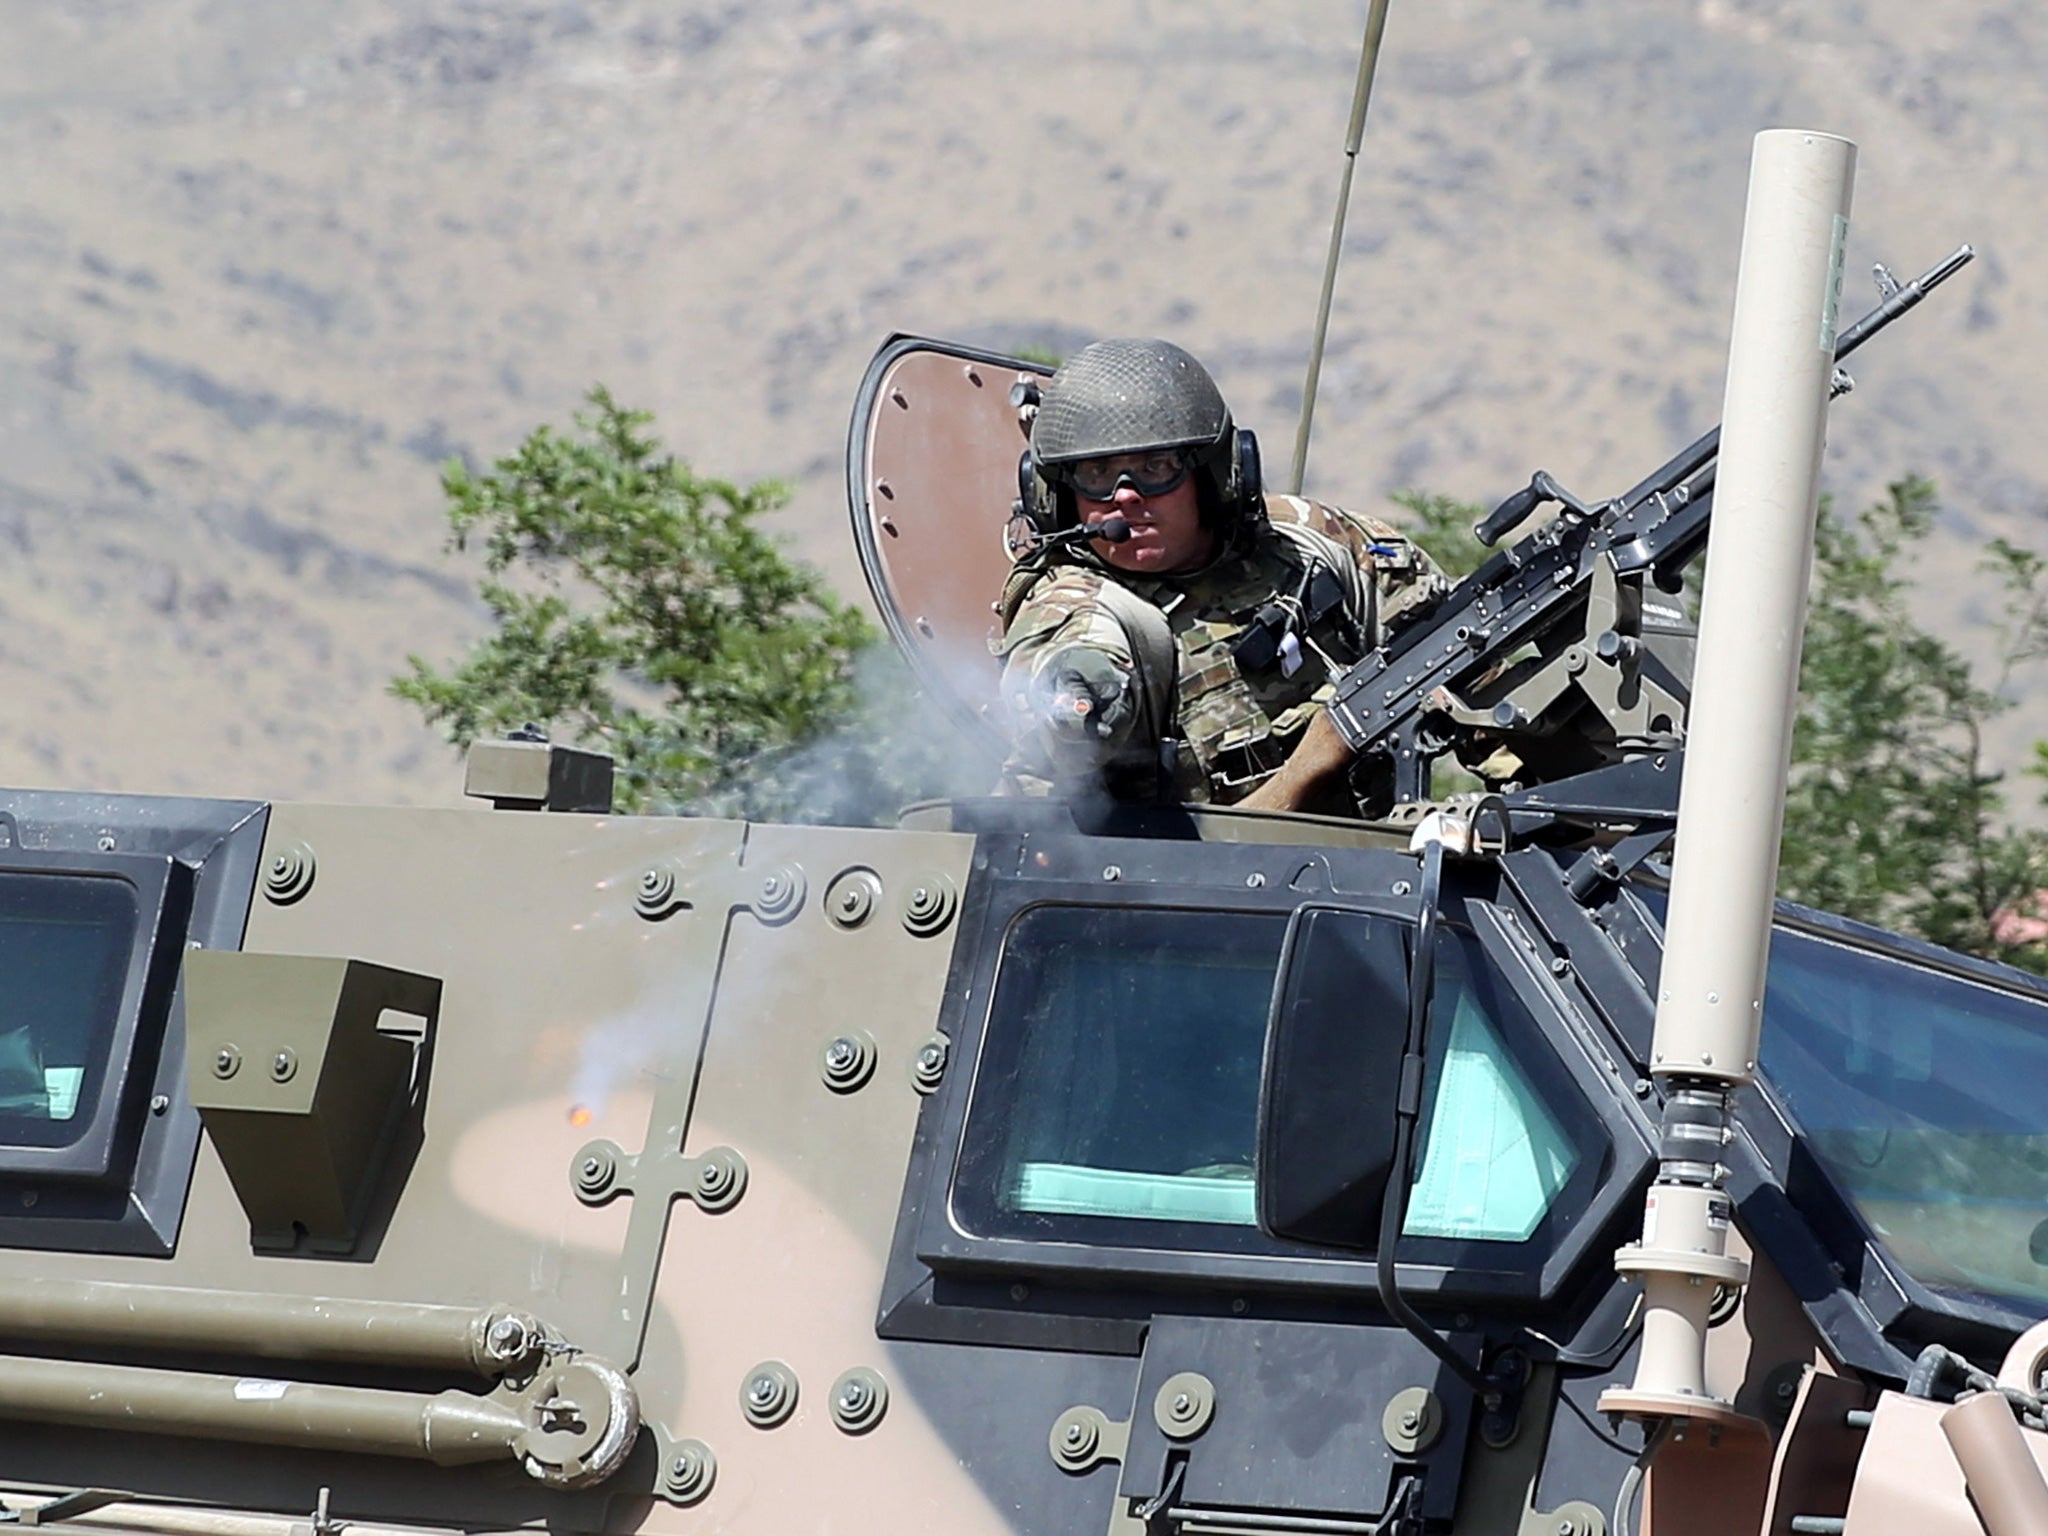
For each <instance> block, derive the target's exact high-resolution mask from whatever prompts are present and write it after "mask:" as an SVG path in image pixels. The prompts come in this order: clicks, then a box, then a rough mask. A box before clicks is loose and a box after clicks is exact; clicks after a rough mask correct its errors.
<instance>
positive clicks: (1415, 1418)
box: [1380, 1387, 1444, 1456]
mask: <svg viewBox="0 0 2048 1536" xmlns="http://www.w3.org/2000/svg"><path fill="white" fill-rule="evenodd" d="M1443 1429H1444V1407H1443V1404H1442V1403H1440V1402H1438V1401H1437V1396H1436V1394H1435V1393H1434V1392H1432V1391H1430V1390H1429V1388H1427V1387H1403V1388H1402V1389H1401V1390H1400V1391H1399V1392H1396V1393H1395V1394H1394V1395H1393V1397H1392V1398H1390V1399H1388V1402H1387V1409H1386V1412H1384V1413H1383V1414H1381V1415H1380V1433H1382V1434H1383V1435H1385V1436H1386V1437H1387V1444H1388V1445H1390V1446H1392V1447H1393V1448H1394V1451H1395V1454H1397V1455H1401V1456H1416V1455H1420V1454H1421V1453H1422V1452H1424V1451H1426V1450H1428V1449H1429V1448H1430V1447H1431V1446H1432V1445H1434V1444H1436V1437H1437V1436H1438V1435H1440V1434H1442V1433H1443Z"/></svg>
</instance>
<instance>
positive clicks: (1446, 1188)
mask: <svg viewBox="0 0 2048 1536" xmlns="http://www.w3.org/2000/svg"><path fill="white" fill-rule="evenodd" d="M1450 948H1451V947H1450V946H1446V950H1447V951H1449V950H1450ZM1446 958H1449V955H1448V953H1447V955H1446ZM1460 958H1461V959H1462V955H1461V956H1460ZM1446 1013H1448V1014H1449V1015H1450V1018H1449V1020H1448V1022H1449V1025H1450V1030H1449V1035H1448V1038H1445V1039H1444V1042H1443V1054H1442V1057H1441V1059H1440V1064H1439V1065H1435V1066H1434V1071H1435V1074H1436V1086H1435V1091H1434V1093H1433V1094H1432V1095H1431V1097H1430V1099H1429V1104H1430V1111H1429V1122H1428V1130H1427V1132H1426V1133H1425V1136H1424V1140H1423V1144H1422V1146H1423V1150H1422V1164H1421V1167H1420V1168H1419V1169H1418V1170H1417V1172H1416V1178H1415V1188H1414V1192H1413V1194H1411V1195H1410V1197H1409V1204H1408V1213H1407V1218H1406V1219H1405V1220H1404V1221H1403V1222H1402V1224H1401V1230H1402V1232H1403V1233H1405V1234H1406V1235H1407V1236H1410V1237H1466V1238H1479V1239H1485V1240H1489V1241H1494V1242H1507V1243H1519V1242H1522V1241H1524V1240H1526V1239H1527V1238H1528V1236H1529V1234H1530V1233H1532V1232H1534V1231H1535V1230H1536V1224H1537V1223H1538V1222H1540V1221H1541V1220H1542V1219H1543V1213H1544V1212H1545V1211H1547V1210H1549V1209H1550V1203H1551V1201H1553V1200H1555V1199H1556V1198H1557V1196H1558V1193H1559V1192H1560V1191H1561V1190H1563V1188H1564V1187H1565V1185H1566V1183H1567V1182H1569V1181H1570V1179H1571V1176H1572V1173H1573V1172H1574V1171H1575V1170H1576V1169H1577V1168H1578V1166H1579V1153H1578V1149H1577V1148H1575V1147H1574V1146H1572V1144H1571V1143H1570V1141H1568V1140H1567V1139H1566V1137H1565V1133H1564V1128H1563V1126H1562V1125H1560V1124H1559V1122H1558V1118H1557V1116H1556V1115H1554V1114H1552V1113H1551V1111H1550V1109H1549V1107H1548V1106H1547V1105H1545V1104H1544V1103H1543V1101H1542V1100H1541V1099H1539V1098H1538V1097H1537V1096H1536V1090H1535V1089H1534V1088H1533V1087H1532V1086H1531V1085H1530V1083H1529V1080H1528V1079H1527V1078H1526V1077H1524V1076H1523V1075H1522V1072H1521V1070H1520V1069H1519V1068H1518V1067H1517V1066H1516V1065H1515V1063H1514V1059H1513V1058H1512V1057H1511V1056H1509V1054H1508V1051H1507V1047H1506V1046H1505V1045H1504V1044H1503V1043H1502V1041H1501V1038H1500V1032H1499V1031H1498V1030H1497V1029H1496V1028H1495V1027H1494V1025H1493V1021H1492V1020H1490V1019H1489V1018H1487V1016H1486V1013H1485V1011H1484V1010H1483V1009H1482V1007H1481V1006H1480V1003H1479V999H1478V998H1477V996H1475V994H1474V991H1473V988H1472V986H1471V982H1470V978H1469V977H1468V976H1467V975H1466V974H1465V968H1464V966H1463V965H1462V964H1458V963H1455V962H1454V963H1453V964H1452V965H1450V966H1446V967H1443V968H1442V969H1440V970H1439V972H1438V982H1437V995H1436V1019H1435V1025H1436V1028H1437V1030H1439V1031H1441V1030H1443V1028H1444V1026H1445V1023H1446V1019H1445V1014H1446Z"/></svg>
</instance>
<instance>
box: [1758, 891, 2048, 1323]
mask: <svg viewBox="0 0 2048 1536" xmlns="http://www.w3.org/2000/svg"><path fill="white" fill-rule="evenodd" d="M1760 1054H1761V1065H1762V1068H1763V1072H1764V1075H1765V1076H1766V1077H1767V1078H1768V1080H1769V1082H1770V1084H1771V1087H1772V1089H1773V1090H1774V1091H1775V1092H1776V1093H1777V1095H1778V1096H1779V1098H1780V1099H1781V1101H1782V1102H1783V1103H1784V1105H1785V1107H1786V1108H1787V1109H1788V1110H1790V1111H1791V1113H1792V1114H1793V1116H1794V1117H1795V1118H1796V1119H1797V1121H1798V1122H1799V1128H1800V1129H1801V1131H1803V1132H1804V1133H1805V1136H1806V1138H1807V1143H1808V1145H1809V1147H1810V1148H1811V1150H1812V1151H1813V1152H1814V1153H1815V1154H1816V1155H1817V1156H1818V1157H1819V1159H1820V1161H1821V1163H1822V1164H1823V1165H1824V1166H1825V1167H1826V1169H1827V1170H1828V1172H1829V1173H1830V1174H1831V1175H1832V1176H1833V1177H1834V1179H1835V1182H1836V1183H1837V1184H1838V1185H1839V1186H1840V1187H1841V1189H1842V1191H1843V1192H1844V1193H1845V1194H1846V1195H1847V1196H1848V1197H1849V1199H1850V1200H1851V1201H1852V1202H1853V1203H1854V1205H1855V1206H1856V1209H1857V1210H1858V1211H1859V1212H1860V1213H1861V1215H1862V1217H1863V1219H1864V1221H1865V1222H1866V1223H1868V1224H1869V1226H1870V1228H1871V1230H1872V1231H1873V1232H1874V1233H1875V1234H1876V1235H1877V1237H1878V1238H1879V1239H1880V1240H1881V1241H1882V1242H1883V1243H1884V1245H1885V1247H1886V1249H1887V1250H1888V1251H1889V1252H1890V1254H1891V1255H1892V1257H1893V1258H1894V1259H1896V1260H1897V1261H1898V1263H1900V1264H1901V1265H1902V1266H1904V1267H1905V1269H1906V1270H1907V1271H1908V1273H1910V1274H1911V1275H1912V1276H1913V1277H1914V1278H1915V1279H1916V1280H1919V1281H1920V1282H1921V1283H1922V1284H1924V1285H1927V1286H1929V1287H1931V1288H1934V1289H1937V1290H1943V1291H1949V1292H1956V1293H1962V1294H1964V1295H1972V1296H1985V1297H1999V1298H2010V1299H2013V1300H2016V1301H2018V1302H2020V1303H2021V1304H2022V1305H2023V1306H2024V1307H2025V1308H2026V1309H2027V1310H2030V1311H2038V1310H2039V1309H2040V1307H2041V1306H2042V1305H2043V1304H2044V1303H2048V1219H2044V1218H2048V1100H2044V1099H2043V1097H2042V1094H2041V1091H2040V1090H2041V1085H2042V1084H2044V1083H2048V998H2044V997H2041V996H2038V995H2033V996H2030V995H2027V994H2025V993H2021V992H2016V991H2006V990H2002V989H2000V988H1997V987H1993V986H1988V985H1985V984H1983V983H1981V982H1976V981H1970V980H1966V979H1963V978H1961V977H1958V976H1950V975H1944V974H1941V973H1939V972H1936V971H1931V970H1929V969H1926V968H1925V967H1923V966H1920V965H1916V964H1913V963H1912V962H1910V961H1908V960H1906V959H1903V958H1900V957H1896V956H1890V955H1882V954H1878V953H1875V952H1873V951H1870V950H1864V949H1857V948H1852V947H1851V946H1849V945H1846V944H1840V943H1836V942H1833V941H1831V940H1828V939H1823V938H1820V937H1817V936H1815V935H1812V934H1807V933H1799V932H1794V931H1791V930H1788V929H1785V928H1780V929H1778V930H1777V931H1776V932H1774V933H1773V935H1772V938H1771V967H1770V984H1769V988H1768V990H1767V992H1766V993H1765V999H1764V1023H1763V1043H1762V1049H1761V1053H1760Z"/></svg>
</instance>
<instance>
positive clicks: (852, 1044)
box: [820, 1029, 875, 1093]
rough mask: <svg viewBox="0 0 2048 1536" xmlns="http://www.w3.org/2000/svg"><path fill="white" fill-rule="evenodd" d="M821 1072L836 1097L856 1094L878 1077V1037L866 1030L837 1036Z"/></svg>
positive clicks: (823, 1060)
mask: <svg viewBox="0 0 2048 1536" xmlns="http://www.w3.org/2000/svg"><path fill="white" fill-rule="evenodd" d="M820 1071H821V1073H822V1075H823V1077H824V1079H825V1086H826V1087H827V1088H830V1089H831V1090H832V1091H833V1092H834V1093H852V1092H853V1091H854V1089H856V1088H858V1087H860V1086H861V1085H862V1084H864V1083H865V1082H867V1080H868V1079H869V1078H871V1077H873V1076H874V1075H875V1037H874V1036H873V1035H871V1034H869V1033H868V1032H867V1031H866V1030H864V1029H849V1030H848V1031H846V1033H845V1034H843V1035H834V1036H833V1037H832V1039H831V1040H830V1041H829V1042H828V1043H827V1044H826V1046H825V1051H824V1055H823V1056H822V1058H821V1059H820Z"/></svg>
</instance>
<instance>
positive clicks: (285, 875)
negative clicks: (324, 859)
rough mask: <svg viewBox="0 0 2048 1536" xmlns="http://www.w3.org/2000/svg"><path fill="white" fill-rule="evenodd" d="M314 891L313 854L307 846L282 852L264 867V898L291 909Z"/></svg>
mask: <svg viewBox="0 0 2048 1536" xmlns="http://www.w3.org/2000/svg"><path fill="white" fill-rule="evenodd" d="M312 888H313V850H312V849H310V848H308V847H307V846H306V845H305V844H304V843H291V844H288V845H287V846H285V847H283V848H280V849H278V850H277V851H276V852H275V853H273V854H272V855H271V856H270V862H269V863H268V864H265V865H264V866H263V894H264V895H265V896H268V897H269V898H270V899H271V900H272V901H274V902H276V903H277V904H278V905H279V906H280V907H288V906H290V905H291V904H292V903H293V902H295V901H297V900H298V899H299V898H300V897H301V896H303V895H305V894H306V892H308V891H310V890H311V889H312Z"/></svg>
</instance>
